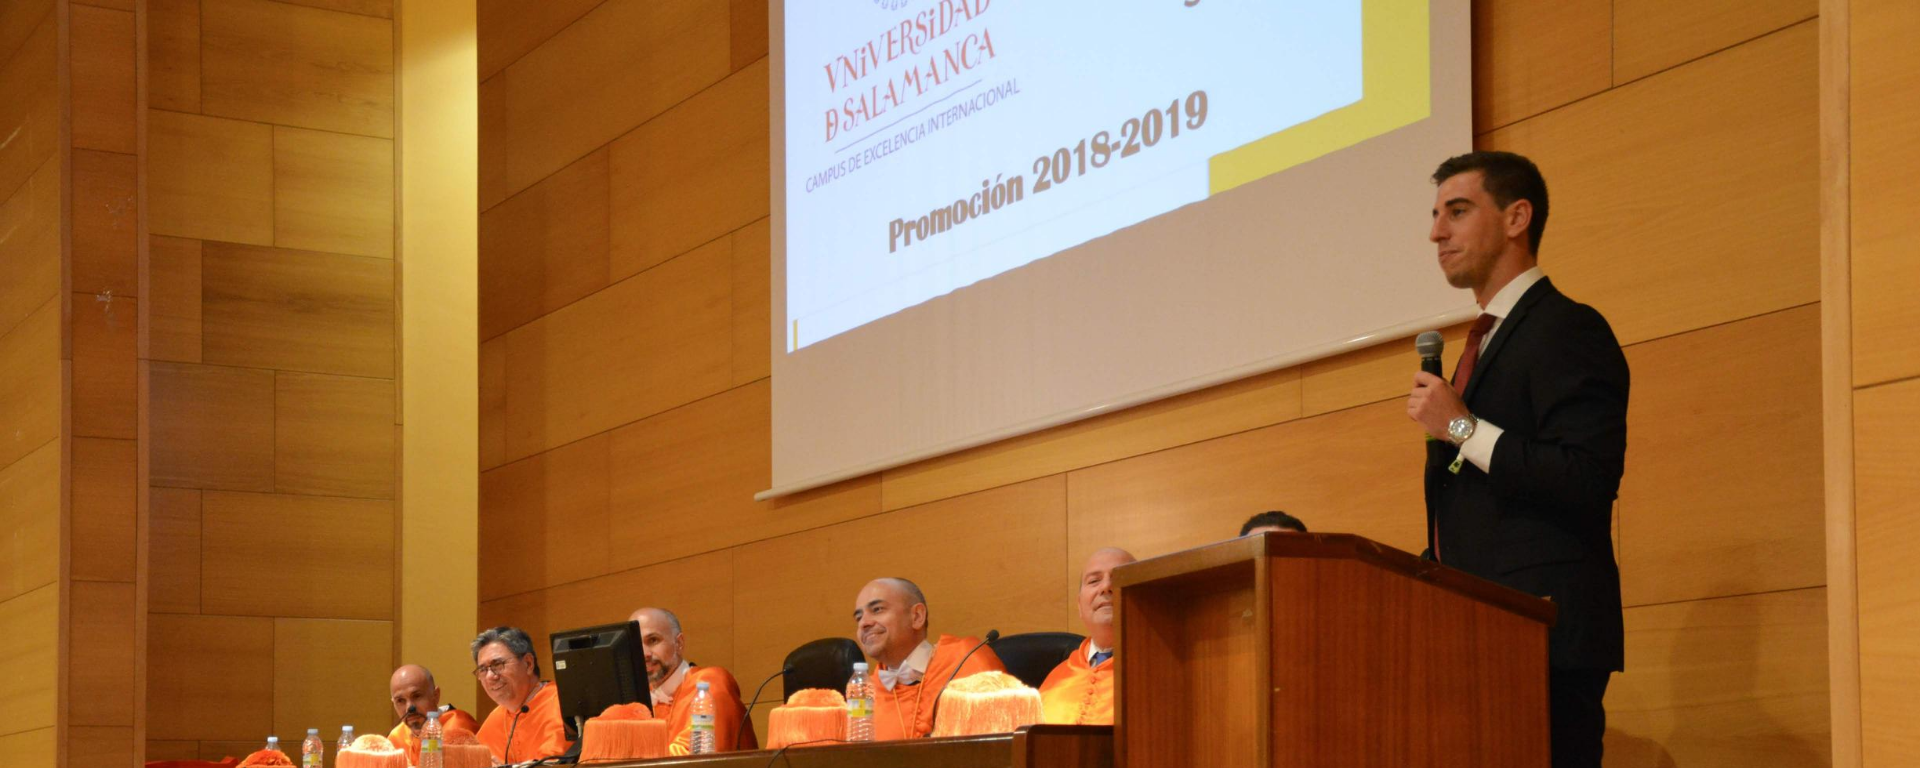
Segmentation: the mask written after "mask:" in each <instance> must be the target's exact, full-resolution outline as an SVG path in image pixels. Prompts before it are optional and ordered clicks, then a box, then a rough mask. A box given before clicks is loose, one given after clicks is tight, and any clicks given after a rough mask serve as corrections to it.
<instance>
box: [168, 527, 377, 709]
mask: <svg viewBox="0 0 1920 768" xmlns="http://www.w3.org/2000/svg"><path fill="white" fill-rule="evenodd" d="M200 519H201V527H202V530H201V534H200V535H201V540H200V551H201V565H200V569H201V584H200V603H201V610H203V611H205V612H207V613H215V614H230V615H237V616H279V617H302V618H349V619H370V620H380V621H389V620H392V618H393V603H394V597H393V550H394V542H393V502H391V501H385V500H372V499H341V498H331V497H323V496H294V495H282V494H266V493H228V492H212V491H209V492H207V493H205V494H203V495H202V496H201V502H200ZM388 671H392V670H388Z"/></svg>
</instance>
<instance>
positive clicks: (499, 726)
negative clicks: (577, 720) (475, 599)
mask: <svg viewBox="0 0 1920 768" xmlns="http://www.w3.org/2000/svg"><path fill="white" fill-rule="evenodd" d="M472 648H473V661H474V663H475V664H476V666H475V667H474V668H473V676H474V677H476V678H478V679H479V680H480V687H481V688H483V689H485V690H486V692H487V698H490V699H493V703H494V704H495V705H496V706H495V707H494V710H493V712H491V713H488V715H487V720H486V722H484V723H481V724H480V733H478V734H476V735H477V736H478V737H479V739H480V743H481V744H485V745H487V751H489V752H492V753H493V758H494V759H495V760H498V761H500V762H503V763H509V764H511V763H521V762H526V761H528V760H538V759H541V758H544V757H553V756H555V755H559V754H563V753H565V752H566V751H567V749H568V748H569V747H571V746H573V742H570V741H568V740H567V728H566V725H565V724H564V722H563V721H562V720H561V719H560V694H559V691H558V690H557V689H556V688H555V687H554V685H553V683H550V682H547V681H545V680H541V679H540V659H539V658H538V657H536V656H534V654H533V638H531V637H528V636H527V633H526V632H525V631H523V630H521V629H520V628H518V627H494V628H493V629H489V630H487V631H485V632H482V633H480V636H479V637H476V638H474V639H473V644H472Z"/></svg>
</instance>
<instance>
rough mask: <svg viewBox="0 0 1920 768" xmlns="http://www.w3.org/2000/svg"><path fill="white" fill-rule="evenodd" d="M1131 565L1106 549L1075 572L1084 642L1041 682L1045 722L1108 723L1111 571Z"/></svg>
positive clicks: (1110, 722) (1110, 713) (1110, 714)
mask: <svg viewBox="0 0 1920 768" xmlns="http://www.w3.org/2000/svg"><path fill="white" fill-rule="evenodd" d="M1133 561H1134V557H1133V555H1131V554H1128V552H1127V551H1126V550H1124V549H1115V548H1113V547H1107V548H1105V549H1101V550H1099V551H1097V552H1094V553H1093V556H1092V557H1089V558H1087V566H1086V567H1085V568H1083V569H1081V571H1080V623H1081V624H1084V625H1086V627H1087V639H1086V640H1084V641H1082V642H1081V643H1080V648H1079V649H1078V650H1075V651H1074V652H1073V654H1072V655H1069V656H1068V657H1067V660H1066V661H1063V662H1060V666H1057V667H1054V668H1053V672H1052V673H1051V674H1049V675H1047V680H1046V682H1044V683H1041V684H1040V703H1041V706H1043V707H1044V708H1045V711H1046V718H1047V720H1046V721H1047V722H1048V723H1054V724H1059V725H1113V646H1114V638H1113V569H1114V568H1115V567H1117V566H1121V565H1126V564H1127V563H1131V562H1133Z"/></svg>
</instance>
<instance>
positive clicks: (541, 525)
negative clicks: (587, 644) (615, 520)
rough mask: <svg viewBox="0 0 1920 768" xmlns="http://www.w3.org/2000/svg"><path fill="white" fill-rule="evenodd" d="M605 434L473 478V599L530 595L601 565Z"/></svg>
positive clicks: (599, 570)
mask: <svg viewBox="0 0 1920 768" xmlns="http://www.w3.org/2000/svg"><path fill="white" fill-rule="evenodd" d="M607 443H608V437H607V435H606V434H605V433H602V434H598V435H594V436H592V437H589V438H587V439H585V440H581V441H579V442H575V443H568V444H566V445H563V446H560V447H558V448H555V449H553V450H550V451H546V452H544V453H538V454H534V455H533V456H529V457H527V458H524V459H521V460H519V461H516V462H513V463H511V464H506V465H503V466H500V467H496V468H494V469H491V470H488V471H486V472H482V473H481V474H480V523H479V525H480V562H481V563H483V564H484V566H485V567H483V568H481V569H480V599H481V600H491V599H495V598H499V597H505V596H507V595H514V594H520V593H522V592H532V591H534V590H538V589H541V588H544V587H551V586H555V585H558V584H565V583H568V582H574V581H582V580H585V579H590V578H593V577H595V576H600V575H603V574H606V573H608V572H610V571H612V570H613V568H611V567H610V566H609V565H608V559H607V550H608V546H609V544H608V535H607V532H608V523H607V482H608V466H607Z"/></svg>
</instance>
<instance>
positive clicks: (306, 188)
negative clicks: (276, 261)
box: [273, 126, 394, 259]
mask: <svg viewBox="0 0 1920 768" xmlns="http://www.w3.org/2000/svg"><path fill="white" fill-rule="evenodd" d="M393 199H394V198H393V142H392V141H391V140H389V139H374V138H367V137H365V136H349V135H346V134H340V133H329V132H325V131H308V130H302V129H299V128H287V127H283V126H275V127H274V129H273V243H274V245H277V246H279V247H281V248H298V249H302V250H308V251H327V252H330V253H346V254H352V255H355V256H374V257H378V258H383V259H391V258H393Z"/></svg>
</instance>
